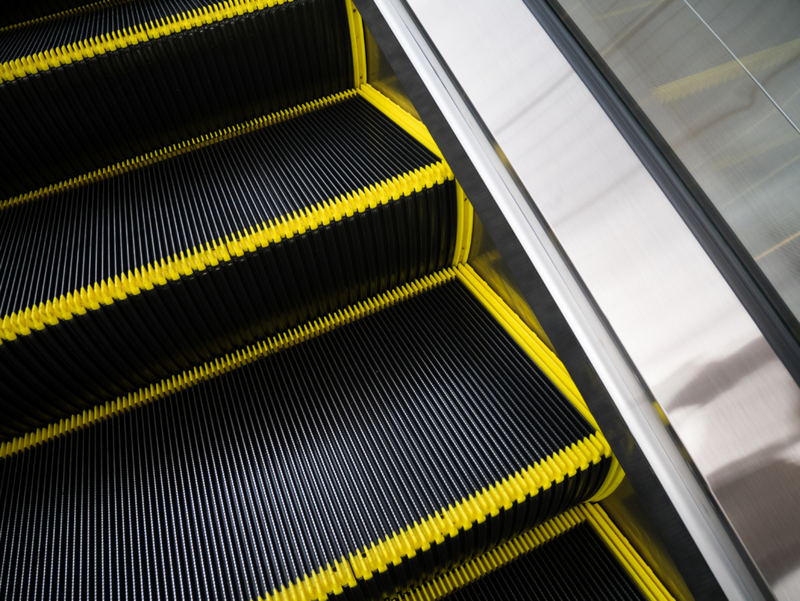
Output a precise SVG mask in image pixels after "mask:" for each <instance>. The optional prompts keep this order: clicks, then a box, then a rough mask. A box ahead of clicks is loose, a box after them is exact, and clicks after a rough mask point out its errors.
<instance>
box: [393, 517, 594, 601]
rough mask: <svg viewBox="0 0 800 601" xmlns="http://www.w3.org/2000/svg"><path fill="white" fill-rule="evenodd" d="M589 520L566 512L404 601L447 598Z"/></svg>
mask: <svg viewBox="0 0 800 601" xmlns="http://www.w3.org/2000/svg"><path fill="white" fill-rule="evenodd" d="M585 520H586V518H585V516H584V515H582V514H581V513H578V512H577V511H575V510H574V509H570V510H568V511H565V512H564V513H562V514H561V515H559V516H556V517H555V518H553V519H551V520H548V521H547V522H545V523H544V524H541V525H540V526H537V527H536V528H532V529H531V530H528V532H525V533H524V534H520V535H519V536H517V537H515V538H513V539H511V540H510V541H508V542H507V543H505V544H503V545H500V546H499V547H497V548H495V549H492V550H491V551H488V552H486V553H484V554H483V555H481V556H480V557H477V558H475V559H473V560H471V561H469V562H467V563H466V564H464V565H463V566H459V567H457V568H454V569H453V570H451V571H450V572H448V573H446V574H443V575H441V576H439V577H438V578H436V579H435V580H432V581H431V582H427V583H425V584H424V585H422V586H421V587H419V588H416V589H414V590H412V591H409V592H408V593H406V594H405V595H404V596H403V599H407V600H409V601H435V600H436V599H441V598H442V597H446V596H447V595H449V594H450V593H452V592H453V591H456V590H458V589H460V588H463V587H465V586H468V585H469V584H471V583H472V582H475V581H476V580H478V579H480V578H483V577H484V576H486V575H488V574H491V573H492V572H494V571H495V570H497V569H498V568H501V567H502V566H504V565H505V564H507V563H509V562H511V561H514V560H515V559H516V558H517V557H519V556H520V555H524V554H525V553H528V552H530V551H533V550H534V549H536V548H538V547H541V546H542V545H545V544H546V543H548V542H549V541H551V540H552V539H554V538H556V537H557V536H560V535H562V534H564V533H565V532H569V531H570V530H572V528H574V527H575V526H577V525H578V524H580V523H582V522H584V521H585Z"/></svg>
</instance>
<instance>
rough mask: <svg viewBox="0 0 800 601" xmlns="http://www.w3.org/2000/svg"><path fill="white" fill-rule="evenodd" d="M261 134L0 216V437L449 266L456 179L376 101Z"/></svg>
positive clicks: (314, 113) (353, 101)
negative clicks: (0, 286) (1, 415)
mask: <svg viewBox="0 0 800 601" xmlns="http://www.w3.org/2000/svg"><path fill="white" fill-rule="evenodd" d="M397 110H399V109H397ZM264 123H267V125H264V126H261V125H259V126H258V127H251V128H249V130H248V131H245V129H243V130H242V132H243V133H239V134H238V135H234V136H220V137H219V138H218V139H216V141H215V143H211V144H207V143H205V142H202V143H198V144H196V145H195V146H194V147H193V148H191V149H190V150H189V151H188V152H187V151H185V150H186V149H184V151H183V152H180V153H175V155H174V156H167V155H164V157H163V158H162V159H161V160H153V161H144V162H141V163H140V164H139V166H138V167H136V168H133V169H130V170H127V171H126V170H121V171H120V172H119V173H116V174H114V175H113V176H112V177H107V176H98V177H97V178H96V179H93V180H91V181H89V180H87V181H85V182H83V183H81V184H79V185H75V186H70V187H65V188H63V189H60V190H58V191H56V192H53V193H50V194H47V195H43V196H42V197H37V198H35V199H30V200H27V201H24V202H19V203H15V204H10V205H6V207H5V208H3V209H0V281H3V282H7V284H6V285H5V286H4V287H3V289H2V292H0V314H5V315H6V317H5V319H3V322H2V327H0V338H2V344H0V370H2V371H3V373H6V374H8V377H4V378H3V379H2V381H0V399H2V400H0V411H3V413H4V416H5V417H6V420H4V423H3V424H0V437H5V438H8V437H11V436H15V435H17V434H19V433H20V432H24V431H26V430H32V429H35V428H37V427H39V426H41V425H42V424H46V423H48V422H52V421H55V420H58V419H59V418H61V417H65V416H67V415H70V414H72V413H75V412H79V411H81V410H83V409H87V408H90V407H93V406H95V405H97V404H101V403H104V402H105V401H107V400H110V399H113V398H115V397H116V396H120V395H123V394H125V393H127V392H130V391H133V390H136V389H138V388H140V387H144V386H146V385H149V384H150V383H152V382H156V381H158V380H161V379H163V378H166V377H169V376H170V375H172V374H175V373H177V372H180V371H183V370H185V369H189V368H191V367H192V366H194V365H197V364H198V363H202V362H203V361H208V360H209V359H211V358H212V357H215V356H218V355H220V354H224V353H227V352H230V351H232V350H234V349H235V348H239V347H242V346H244V345H247V344H251V343H252V342H254V341H256V340H258V339H262V338H265V337H268V336H272V335H274V334H275V333H277V332H280V331H284V330H286V329H288V328H291V327H293V326H295V325H296V324H298V323H303V322H305V321H308V320H310V319H314V318H315V317H318V316H320V315H324V314H325V313H328V312H330V311H334V310H336V309H338V308H341V307H344V306H346V305H348V304H352V303H356V302H359V301H361V300H364V299H366V298H368V297H369V296H372V295H375V294H378V293H380V292H383V291H385V290H387V289H389V288H391V287H393V286H397V285H400V284H403V283H405V282H408V281H410V280H412V279H414V278H417V277H420V276H423V275H425V274H428V273H431V272H433V271H435V270H438V269H442V268H444V267H446V266H448V265H451V264H453V262H454V260H455V258H456V256H457V254H458V253H457V252H456V243H457V241H458V239H459V233H460V232H461V231H462V230H463V229H464V228H465V223H466V222H465V220H464V219H463V218H462V219H459V216H460V215H462V213H463V206H461V207H460V205H464V204H465V203H464V201H462V200H459V198H458V193H457V189H456V185H455V182H454V181H453V176H452V173H451V172H450V171H449V169H448V168H447V166H446V165H445V164H444V163H443V162H442V161H441V159H440V158H439V157H438V156H436V155H435V154H433V153H432V152H431V151H430V150H428V148H426V147H425V146H424V145H423V144H421V143H420V142H418V141H417V140H416V139H415V138H414V137H412V135H410V134H409V133H407V132H406V131H405V130H404V129H403V128H401V127H400V126H398V125H397V124H396V123H395V121H393V120H392V119H390V118H389V117H387V116H386V115H385V114H384V113H382V112H381V111H380V110H378V108H376V107H375V106H374V105H373V104H372V103H371V102H369V101H367V100H366V99H365V97H364V93H355V92H351V93H348V94H342V95H338V96H337V97H335V98H331V99H328V100H325V101H321V102H317V103H313V104H312V105H307V106H305V107H301V108H300V109H299V110H297V111H293V112H290V113H282V114H281V115H280V116H279V117H276V118H274V119H269V118H268V119H265V120H264ZM459 203H460V204H459ZM461 237H462V238H463V236H461ZM0 439H2V438H0Z"/></svg>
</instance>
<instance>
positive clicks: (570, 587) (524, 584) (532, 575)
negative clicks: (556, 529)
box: [448, 522, 647, 601]
mask: <svg viewBox="0 0 800 601" xmlns="http://www.w3.org/2000/svg"><path fill="white" fill-rule="evenodd" d="M448 599H452V600H453V601H478V600H481V599H486V600H491V601H494V600H495V599H505V600H507V601H528V599H553V600H558V601H585V600H586V599H594V600H596V601H646V599H647V597H645V595H644V594H643V593H642V591H641V590H640V589H639V587H638V586H637V585H636V583H635V582H634V581H633V580H632V579H631V577H630V576H629V575H628V573H627V572H626V571H625V569H624V568H623V567H622V566H621V565H620V564H619V562H618V561H617V560H616V558H615V557H614V555H612V553H611V551H610V550H609V548H608V547H607V546H606V545H605V543H603V541H602V539H601V538H600V537H599V536H598V535H597V533H596V532H595V530H594V529H593V528H592V527H591V526H590V525H589V524H587V523H585V522H584V523H582V524H578V525H577V526H575V527H573V528H572V529H571V530H569V531H567V532H565V533H564V534H561V535H560V536H558V537H556V538H554V539H551V540H550V541H548V542H547V543H545V544H544V545H542V546H541V547H537V548H535V549H533V550H532V551H530V552H528V553H526V554H525V555H522V556H520V557H518V558H516V559H515V560H513V561H512V562H510V563H508V564H506V565H504V566H502V567H501V568H499V569H498V570H496V571H494V572H492V573H491V574H489V575H487V576H485V577H483V578H481V579H480V580H476V581H475V582H472V583H470V584H469V585H467V586H466V587H464V588H461V589H458V590H456V591H455V592H454V593H452V594H450V595H448Z"/></svg>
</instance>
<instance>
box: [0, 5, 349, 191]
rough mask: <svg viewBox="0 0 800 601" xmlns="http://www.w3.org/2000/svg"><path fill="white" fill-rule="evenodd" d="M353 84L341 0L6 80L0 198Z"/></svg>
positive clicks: (286, 8)
mask: <svg viewBox="0 0 800 601" xmlns="http://www.w3.org/2000/svg"><path fill="white" fill-rule="evenodd" d="M92 14H94V13H92ZM352 85H353V61H352V53H351V44H350V33H349V28H348V23H347V15H346V11H345V3H344V0H295V1H294V2H290V3H287V4H283V5H279V6H275V7H272V8H266V9H263V10H260V11H254V12H252V13H245V14H243V15H241V16H237V17H233V18H230V19H225V20H223V21H218V22H215V23H212V24H209V25H204V26H202V27H197V28H194V29H190V30H187V31H183V32H180V33H176V34H172V35H168V36H164V37H161V38H159V39H157V40H151V41H148V42H143V43H139V44H137V45H134V46H128V47H127V48H124V49H120V50H117V51H114V52H107V53H105V54H103V55H96V56H94V57H93V58H88V59H85V60H82V61H77V62H73V63H71V64H69V65H62V66H61V67H58V68H54V69H49V70H48V71H43V72H39V73H37V74H35V75H30V76H27V77H23V78H20V79H15V80H13V81H10V82H5V83H3V84H0V131H3V136H4V143H3V144H2V145H0V198H8V197H11V196H14V195H16V194H20V193H24V192H27V191H30V190H35V189H38V188H41V187H43V186H47V185H50V184H55V183H58V182H61V181H65V180H68V179H69V178H70V177H75V176H78V175H82V174H85V173H89V172H92V171H94V170H96V169H100V168H102V167H105V166H108V165H111V164H114V163H117V162H119V161H123V160H126V159H131V158H134V157H137V156H141V155H143V154H146V153H148V152H150V151H153V150H156V149H158V148H163V147H166V146H169V145H170V144H174V143H178V142H181V141H184V140H188V139H190V138H192V137H194V136H198V135H201V134H204V133H207V132H211V131H216V130H218V129H221V128H224V127H228V126H231V125H235V124H237V123H242V122H245V121H247V120H249V119H252V118H254V117H257V116H260V115H265V114H269V113H273V112H275V111H278V110H280V109H284V108H288V107H290V106H295V105H298V104H302V103H304V102H307V101H310V100H313V99H315V98H321V97H323V96H327V95H330V94H334V93H337V92H341V91H344V90H346V89H347V88H350V87H352Z"/></svg>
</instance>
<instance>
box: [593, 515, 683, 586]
mask: <svg viewBox="0 0 800 601" xmlns="http://www.w3.org/2000/svg"><path fill="white" fill-rule="evenodd" d="M580 510H581V512H583V513H584V515H585V516H586V520H587V521H588V522H589V523H590V524H591V525H592V527H593V528H594V530H595V532H597V534H598V536H600V538H602V539H603V540H604V541H605V542H606V545H607V546H608V548H609V549H611V552H612V553H613V554H614V556H615V557H616V559H617V561H618V562H619V564H620V565H621V566H622V567H623V568H624V569H625V570H626V571H627V572H628V574H629V575H630V576H631V578H632V579H633V580H634V582H636V584H637V585H638V586H639V588H640V589H641V591H642V592H643V593H644V595H645V596H646V597H647V598H648V600H649V601H674V598H673V596H672V595H671V594H670V592H669V591H668V590H667V588H666V587H665V586H664V584H663V583H662V582H661V581H660V580H659V579H658V578H657V577H656V575H655V573H654V572H653V570H652V568H651V567H650V566H649V565H647V563H646V562H645V561H644V559H643V558H642V557H641V555H639V554H638V553H637V552H636V550H635V549H634V548H633V545H631V543H630V541H628V539H627V538H625V536H624V535H623V534H622V532H620V530H619V528H617V526H616V525H615V524H614V522H612V521H611V518H609V517H608V514H607V513H606V512H605V511H604V510H603V508H602V507H600V505H594V504H591V503H586V504H585V505H584V506H582V507H581V508H580Z"/></svg>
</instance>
